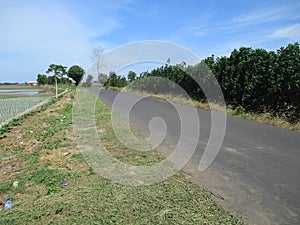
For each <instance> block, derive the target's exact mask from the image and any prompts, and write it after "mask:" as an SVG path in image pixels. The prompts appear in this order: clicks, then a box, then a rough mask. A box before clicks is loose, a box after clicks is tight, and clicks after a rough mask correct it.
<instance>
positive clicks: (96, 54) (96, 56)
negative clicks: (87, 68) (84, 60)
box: [93, 46, 104, 76]
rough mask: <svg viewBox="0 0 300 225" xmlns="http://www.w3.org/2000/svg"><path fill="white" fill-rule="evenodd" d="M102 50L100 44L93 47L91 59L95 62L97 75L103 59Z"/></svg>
mask: <svg viewBox="0 0 300 225" xmlns="http://www.w3.org/2000/svg"><path fill="white" fill-rule="evenodd" d="M103 52H104V48H102V47H101V46H99V47H95V48H94V49H93V61H94V62H95V63H96V67H97V75H98V76H99V75H100V74H101V73H100V69H101V66H102V61H103Z"/></svg>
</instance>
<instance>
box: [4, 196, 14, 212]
mask: <svg viewBox="0 0 300 225" xmlns="http://www.w3.org/2000/svg"><path fill="white" fill-rule="evenodd" d="M10 208H12V201H11V199H10V198H8V199H6V202H5V204H4V210H7V209H10Z"/></svg>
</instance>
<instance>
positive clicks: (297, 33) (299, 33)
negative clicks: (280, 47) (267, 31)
mask: <svg viewBox="0 0 300 225" xmlns="http://www.w3.org/2000/svg"><path fill="white" fill-rule="evenodd" d="M271 37H273V38H286V39H289V40H291V41H299V40H300V23H297V24H294V25H291V26H288V27H285V28H281V29H278V30H275V31H274V32H273V34H272V35H271Z"/></svg>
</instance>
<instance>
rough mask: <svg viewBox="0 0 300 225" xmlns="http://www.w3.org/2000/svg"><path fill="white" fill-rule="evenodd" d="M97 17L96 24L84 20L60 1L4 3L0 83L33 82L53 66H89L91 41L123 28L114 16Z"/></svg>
mask: <svg viewBox="0 0 300 225" xmlns="http://www.w3.org/2000/svg"><path fill="white" fill-rule="evenodd" d="M102 10H104V9H102ZM96 16H98V15H95V18H94V19H95V21H85V20H84V19H83V18H82V17H83V15H78V14H76V13H75V12H73V11H72V10H70V9H69V7H66V6H64V5H62V4H61V3H60V2H59V1H58V2H55V1H44V2H36V1H33V2H31V1H23V2H22V1H4V2H2V3H1V8H0V27H1V35H0V49H1V51H0V58H1V62H0V66H1V69H2V72H3V74H1V78H0V82H1V80H2V81H3V80H10V79H12V77H14V78H13V80H20V81H23V79H27V77H28V79H34V78H35V76H36V74H37V73H43V72H44V71H45V70H46V69H47V66H48V65H49V64H50V63H59V64H63V65H66V66H71V65H73V64H79V65H81V66H83V67H86V66H88V65H89V64H90V62H91V57H90V56H91V50H92V47H93V44H94V43H92V41H91V39H93V38H95V37H96V38H99V37H101V36H102V35H106V34H108V33H110V32H112V31H114V30H115V29H118V28H119V27H120V26H121V25H120V23H119V21H118V19H117V18H116V17H115V16H114V15H112V16H111V17H109V16H105V17H102V18H101V19H99V18H97V17H96ZM89 22H94V24H93V25H90V24H89ZM95 24H96V25H95ZM97 43H98V44H100V45H101V43H99V42H97ZM20 76H21V77H24V78H20Z"/></svg>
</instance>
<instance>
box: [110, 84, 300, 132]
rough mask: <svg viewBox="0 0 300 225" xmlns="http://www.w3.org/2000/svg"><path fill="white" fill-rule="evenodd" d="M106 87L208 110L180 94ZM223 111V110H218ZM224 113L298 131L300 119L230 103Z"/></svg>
mask: <svg viewBox="0 0 300 225" xmlns="http://www.w3.org/2000/svg"><path fill="white" fill-rule="evenodd" d="M106 88H107V89H110V90H115V91H129V92H133V93H136V94H140V95H144V96H149V97H152V98H157V99H159V100H169V101H172V102H175V103H178V104H183V105H190V106H195V107H197V108H200V109H204V110H210V107H209V104H208V103H207V102H199V101H195V100H191V99H186V98H183V97H180V96H173V95H168V94H155V95H154V94H152V93H147V92H139V91H134V90H131V89H130V90H127V89H126V88H125V89H122V88H116V87H106ZM213 107H214V110H218V108H219V109H220V107H218V106H217V105H214V106H213ZM220 111H223V110H220ZM226 113H227V115H231V116H234V117H237V118H242V119H247V120H252V121H255V122H259V123H265V124H269V125H273V126H276V127H280V128H284V129H289V130H295V131H300V121H299V122H296V123H291V122H289V121H288V120H287V119H285V118H283V117H274V116H272V114H271V113H268V112H264V113H251V112H246V111H245V109H244V108H243V107H237V108H235V109H233V108H232V107H231V106H230V105H227V106H226Z"/></svg>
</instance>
